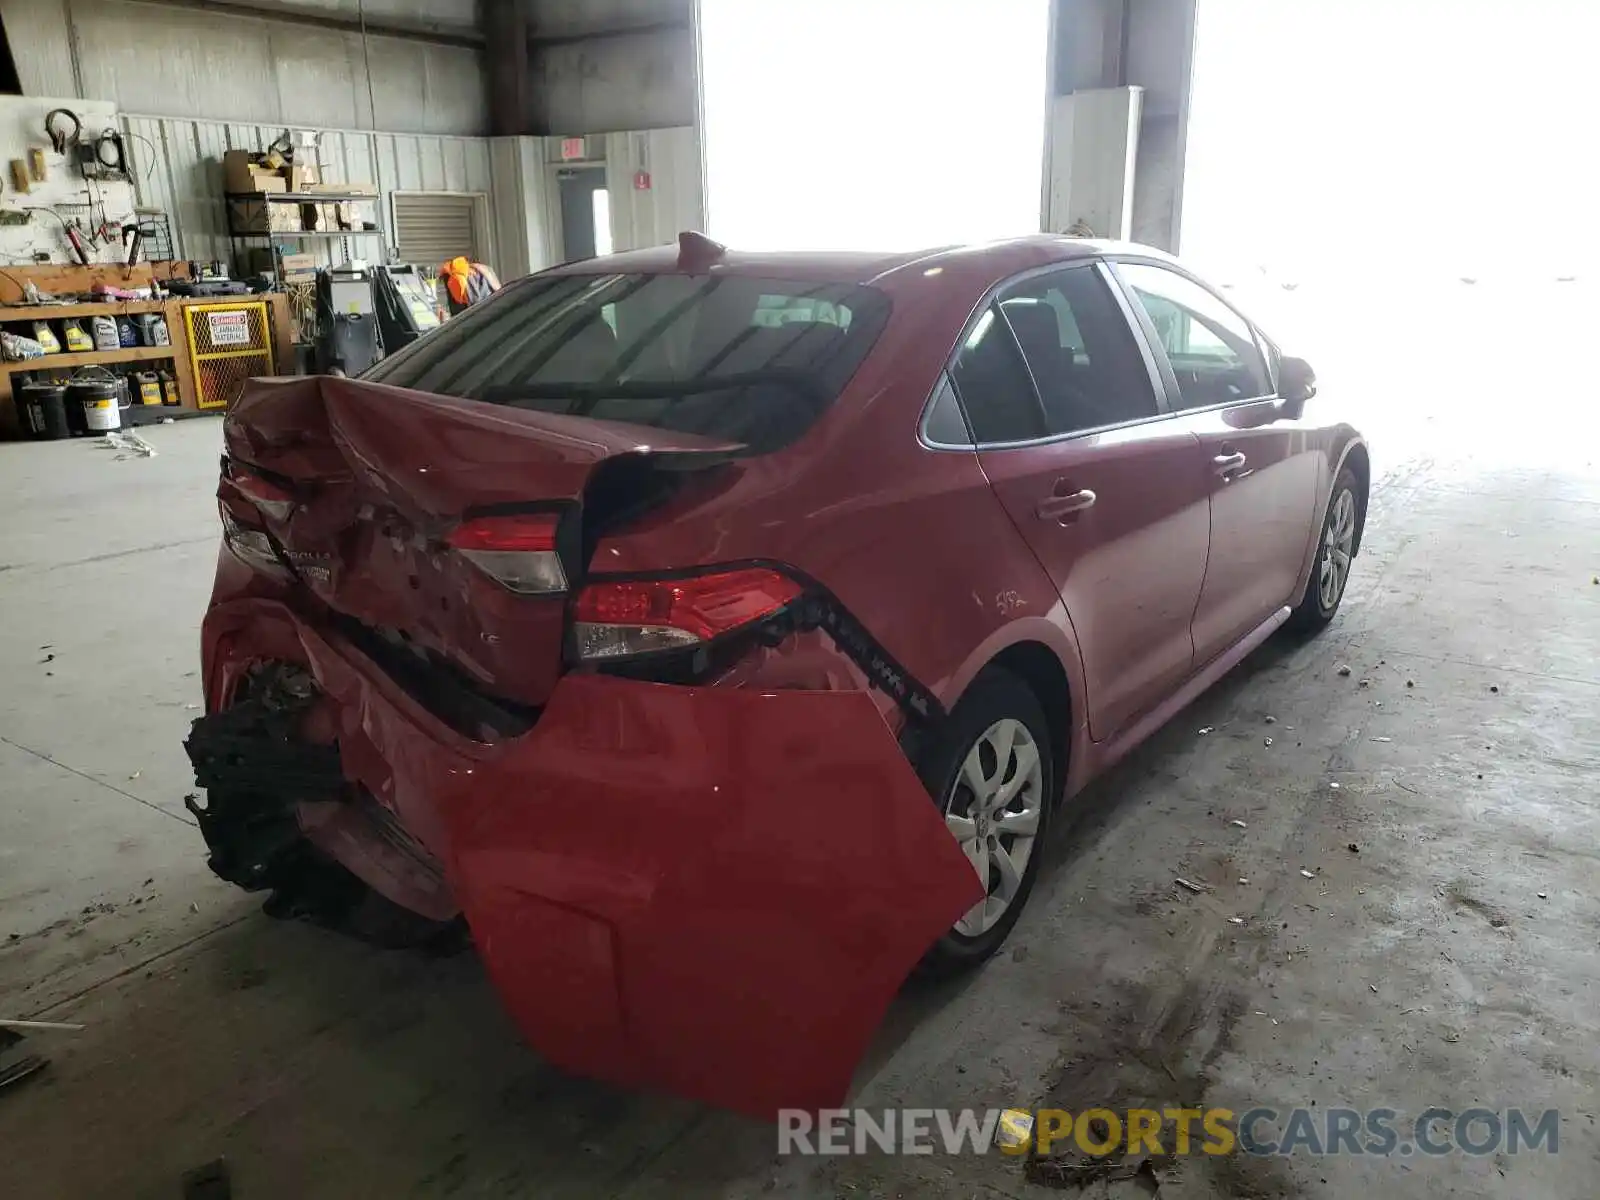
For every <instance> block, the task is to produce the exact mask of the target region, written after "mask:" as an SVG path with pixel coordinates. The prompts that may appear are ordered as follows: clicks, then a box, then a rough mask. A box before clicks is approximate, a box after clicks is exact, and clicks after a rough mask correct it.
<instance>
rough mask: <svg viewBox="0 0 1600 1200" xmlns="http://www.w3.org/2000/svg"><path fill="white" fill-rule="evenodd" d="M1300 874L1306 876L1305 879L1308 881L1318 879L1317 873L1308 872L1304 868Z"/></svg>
mask: <svg viewBox="0 0 1600 1200" xmlns="http://www.w3.org/2000/svg"><path fill="white" fill-rule="evenodd" d="M1300 874H1301V875H1303V876H1305V878H1307V879H1315V878H1316V877H1317V876H1316V872H1314V871H1308V870H1306V869H1305V868H1304V867H1301V868H1300Z"/></svg>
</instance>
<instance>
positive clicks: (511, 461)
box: [218, 376, 740, 706]
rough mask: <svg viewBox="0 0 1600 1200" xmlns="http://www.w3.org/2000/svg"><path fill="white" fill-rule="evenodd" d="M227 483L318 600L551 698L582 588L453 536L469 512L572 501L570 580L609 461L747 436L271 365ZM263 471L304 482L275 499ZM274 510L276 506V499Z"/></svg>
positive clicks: (282, 482) (236, 424) (567, 544)
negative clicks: (248, 482) (545, 583)
mask: <svg viewBox="0 0 1600 1200" xmlns="http://www.w3.org/2000/svg"><path fill="white" fill-rule="evenodd" d="M223 437H224V442H225V445H226V448H227V455H228V461H227V463H226V464H225V471H224V475H223V479H222V481H221V483H220V485H219V492H218V496H219V499H220V500H221V501H222V503H223V504H224V505H225V506H226V507H227V508H229V509H230V511H232V512H234V513H236V514H237V513H240V512H247V513H248V515H249V516H250V517H251V518H252V520H253V521H254V523H256V524H258V525H261V526H264V527H265V529H266V530H267V532H268V533H269V534H270V535H271V537H272V539H273V541H274V543H275V545H276V547H277V549H278V552H279V554H280V556H281V557H282V558H283V560H284V561H285V562H286V563H287V565H288V566H289V567H290V568H291V569H292V570H293V572H294V574H295V575H296V576H297V577H298V579H299V581H300V583H301V584H302V585H303V586H304V587H305V588H306V589H307V590H308V591H309V592H310V593H311V595H313V596H314V597H315V598H316V599H317V600H318V601H320V602H321V603H322V604H324V605H326V606H327V607H328V608H329V609H331V610H333V611H334V612H335V613H338V614H342V615H343V617H344V618H346V619H347V620H351V621H354V622H357V623H359V625H360V626H362V627H364V628H365V630H367V631H368V632H370V633H372V634H375V635H376V636H378V637H381V638H383V639H384V640H385V641H387V642H389V643H391V644H394V645H397V646H401V647H404V648H406V649H408V650H410V651H411V652H413V653H414V654H415V655H417V656H419V657H421V658H424V659H427V658H433V657H442V658H443V659H444V660H445V661H446V662H448V664H450V666H452V667H454V668H455V669H457V670H459V671H460V672H463V673H465V674H466V675H467V676H468V677H469V678H470V679H471V680H472V681H473V682H475V683H476V684H478V685H480V686H481V687H483V688H484V689H486V690H487V691H489V692H491V693H493V694H494V695H496V696H498V697H503V698H505V699H508V700H511V701H514V702H516V703H519V704H523V705H533V706H538V705H542V704H543V703H544V702H545V700H546V699H547V698H548V696H549V693H550V690H551V688H552V687H553V686H554V684H555V681H556V679H557V677H558V676H559V675H560V673H561V664H562V643H563V636H564V629H565V623H566V607H567V599H568V596H567V595H566V594H561V595H520V594H516V593H513V592H511V591H509V590H507V589H506V588H505V587H503V586H502V585H501V584H500V583H498V582H497V581H496V580H495V579H493V578H492V577H490V576H489V575H487V574H485V573H484V572H483V571H481V570H479V569H478V568H477V567H475V566H474V565H473V564H472V563H471V562H469V561H468V560H467V559H466V558H464V557H463V556H462V555H461V554H459V553H456V552H455V551H453V550H452V549H451V548H450V547H449V545H448V544H447V542H446V538H447V537H448V536H449V534H450V531H451V530H452V529H454V528H455V527H456V526H457V525H458V524H460V523H461V522H462V521H463V520H464V519H467V518H469V517H472V516H475V515H490V514H497V513H508V512H518V511H540V510H545V511H548V510H551V509H554V510H557V511H559V512H560V513H561V522H562V525H561V542H560V549H561V553H562V558H563V563H564V566H565V568H566V574H567V579H568V581H569V585H571V586H576V585H577V583H578V581H579V580H580V579H581V576H582V572H583V566H584V564H583V562H582V561H581V559H582V557H583V551H582V546H583V537H582V533H581V523H582V520H583V502H584V496H585V489H586V487H587V486H588V485H589V484H590V482H591V481H592V480H593V479H594V477H595V473H596V469H597V468H598V467H599V466H600V465H601V464H602V463H606V462H608V461H612V460H616V459H619V458H627V457H630V456H631V457H633V458H635V459H639V460H650V461H658V460H660V459H662V458H663V457H666V458H670V459H671V460H673V461H674V462H675V463H676V464H677V465H678V466H680V467H681V466H682V465H683V463H684V460H685V459H688V460H690V461H703V462H704V463H706V464H707V465H710V464H714V463H719V462H722V461H725V460H726V458H727V456H728V455H730V454H732V453H734V452H737V451H738V450H739V449H740V446H739V444H738V443H734V442H725V441H719V440H716V439H712V438H704V437H699V436H696V435H693V434H680V433H673V432H671V431H668V430H662V429H651V428H645V427H641V426H633V425H627V424H623V423H620V422H615V421H606V420H595V419H589V418H584V417H568V416H561V415H555V414H551V413H543V412H534V411H528V410H524V409H518V408H514V407H509V406H506V405H501V404H485V403H480V402H478V401H475V400H466V399H458V398H455V397H448V396H435V395H430V394H427V393H422V392H414V391H408V390H406V389H403V388H394V387H388V386H384V385H381V384H374V383H365V382H361V381H359V380H351V379H340V378H332V377H325V376H316V377H307V378H299V379H281V380H257V381H253V382H252V383H250V384H249V385H248V386H247V387H246V389H245V391H244V393H243V395H242V396H241V397H240V399H239V401H238V403H237V404H236V405H235V406H234V408H233V409H232V410H231V411H230V412H229V414H228V417H227V421H226V423H225V425H224V431H223ZM240 470H245V471H253V472H255V473H258V474H259V475H260V476H261V477H262V478H265V479H268V480H270V481H271V482H272V483H273V484H274V485H276V486H277V487H279V488H281V489H283V490H285V491H287V492H288V493H289V494H290V496H291V497H292V503H291V504H285V505H281V506H274V505H269V506H260V505H258V504H256V503H254V502H253V501H252V500H251V499H250V498H249V497H248V496H246V495H244V494H243V493H242V492H240V491H239V490H238V488H237V487H236V486H235V485H234V483H233V481H232V480H230V478H229V473H230V472H237V471H240ZM269 510H270V511H269Z"/></svg>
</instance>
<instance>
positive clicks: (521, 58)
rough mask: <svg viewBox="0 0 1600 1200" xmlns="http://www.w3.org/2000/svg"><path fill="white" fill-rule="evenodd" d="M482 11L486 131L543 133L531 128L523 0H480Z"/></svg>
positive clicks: (506, 134) (525, 21) (502, 133)
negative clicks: (486, 88) (486, 95)
mask: <svg viewBox="0 0 1600 1200" xmlns="http://www.w3.org/2000/svg"><path fill="white" fill-rule="evenodd" d="M482 13H483V31H484V37H485V40H486V45H485V47H484V56H483V58H484V68H485V71H484V74H485V75H486V76H487V79H486V82H487V85H488V93H489V132H490V133H491V134H493V135H494V136H495V137H512V136H515V135H517V134H523V133H536V132H540V133H542V132H544V131H543V130H535V129H534V128H533V127H532V126H533V114H532V112H531V111H530V106H531V104H532V100H533V88H532V84H531V81H530V77H531V72H530V71H529V69H528V11H527V5H526V0H482Z"/></svg>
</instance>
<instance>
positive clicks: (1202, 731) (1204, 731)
mask: <svg viewBox="0 0 1600 1200" xmlns="http://www.w3.org/2000/svg"><path fill="white" fill-rule="evenodd" d="M1214 729H1216V726H1215V725H1202V726H1201V727H1200V729H1199V731H1198V732H1199V734H1200V736H1201V737H1205V735H1206V734H1208V733H1210V732H1212V731H1213V730H1214Z"/></svg>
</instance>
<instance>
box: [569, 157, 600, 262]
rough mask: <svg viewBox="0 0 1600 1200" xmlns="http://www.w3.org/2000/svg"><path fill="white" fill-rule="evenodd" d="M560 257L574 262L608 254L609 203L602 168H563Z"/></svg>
mask: <svg viewBox="0 0 1600 1200" xmlns="http://www.w3.org/2000/svg"><path fill="white" fill-rule="evenodd" d="M556 180H557V182H558V183H559V184H560V187H561V258H562V261H563V262H577V261H578V260H579V259H583V258H593V257H594V256H595V255H597V254H610V253H611V205H610V203H609V200H610V194H609V193H608V192H607V191H606V169H605V168H604V167H562V168H561V170H560V171H559V172H558V173H557V175H556Z"/></svg>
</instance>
